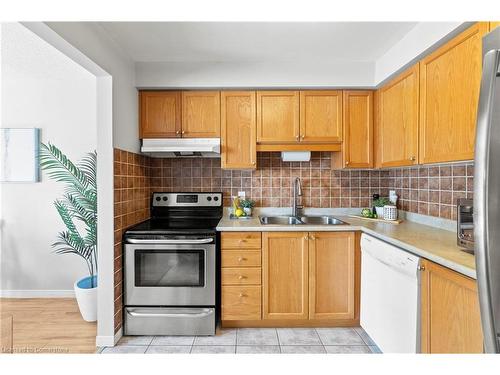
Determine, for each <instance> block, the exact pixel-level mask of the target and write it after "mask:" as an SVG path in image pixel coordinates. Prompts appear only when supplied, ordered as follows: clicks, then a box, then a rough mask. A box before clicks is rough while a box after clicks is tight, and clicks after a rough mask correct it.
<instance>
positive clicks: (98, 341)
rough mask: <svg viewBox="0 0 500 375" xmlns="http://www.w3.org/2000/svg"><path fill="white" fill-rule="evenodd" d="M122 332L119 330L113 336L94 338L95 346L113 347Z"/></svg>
mask: <svg viewBox="0 0 500 375" xmlns="http://www.w3.org/2000/svg"><path fill="white" fill-rule="evenodd" d="M122 336H123V330H122V328H120V329H119V330H118V332H116V333H115V335H114V336H97V337H96V338H95V345H96V346H115V344H116V343H117V342H118V341H119V340H120V339H121V338H122Z"/></svg>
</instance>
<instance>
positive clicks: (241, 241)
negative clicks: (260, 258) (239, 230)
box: [238, 240, 247, 243]
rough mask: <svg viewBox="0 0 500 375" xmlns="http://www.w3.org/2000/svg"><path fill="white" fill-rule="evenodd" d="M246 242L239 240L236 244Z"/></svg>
mask: <svg viewBox="0 0 500 375" xmlns="http://www.w3.org/2000/svg"><path fill="white" fill-rule="evenodd" d="M243 242H247V240H239V241H238V243H243Z"/></svg>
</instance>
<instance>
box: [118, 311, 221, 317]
mask: <svg viewBox="0 0 500 375" xmlns="http://www.w3.org/2000/svg"><path fill="white" fill-rule="evenodd" d="M196 311H197V312H192V313H189V312H182V313H169V312H141V311H140V310H132V309H127V314H129V315H130V316H133V317H135V318H158V317H165V316H170V317H176V318H203V317H206V316H209V315H212V314H213V310H212V309H204V310H203V311H201V312H199V310H196Z"/></svg>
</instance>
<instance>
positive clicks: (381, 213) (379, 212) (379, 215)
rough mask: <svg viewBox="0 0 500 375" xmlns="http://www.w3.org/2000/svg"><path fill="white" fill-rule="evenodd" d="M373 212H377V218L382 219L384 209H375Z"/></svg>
mask: <svg viewBox="0 0 500 375" xmlns="http://www.w3.org/2000/svg"><path fill="white" fill-rule="evenodd" d="M375 211H376V212H377V217H378V218H380V219H383V218H384V207H375Z"/></svg>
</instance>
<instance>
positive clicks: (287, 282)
mask: <svg viewBox="0 0 500 375" xmlns="http://www.w3.org/2000/svg"><path fill="white" fill-rule="evenodd" d="M307 238H308V234H307V232H264V233H262V288H263V304H262V307H263V308H262V313H263V314H262V317H263V319H308V280H307V277H308V239H307Z"/></svg>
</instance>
